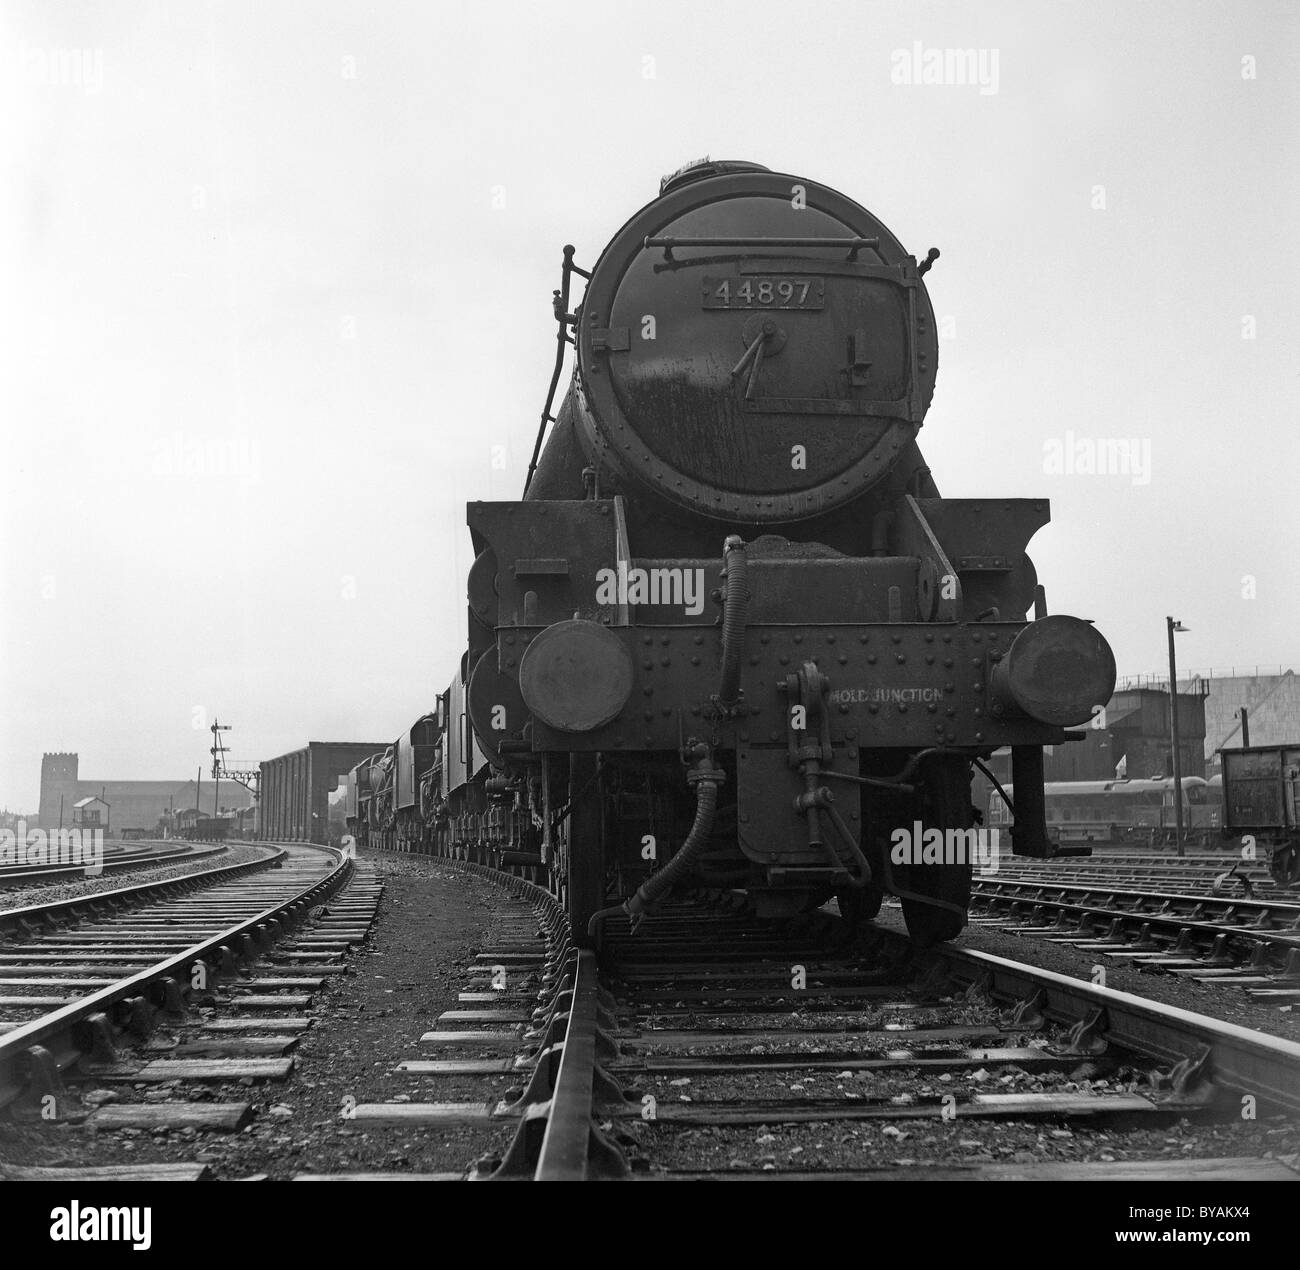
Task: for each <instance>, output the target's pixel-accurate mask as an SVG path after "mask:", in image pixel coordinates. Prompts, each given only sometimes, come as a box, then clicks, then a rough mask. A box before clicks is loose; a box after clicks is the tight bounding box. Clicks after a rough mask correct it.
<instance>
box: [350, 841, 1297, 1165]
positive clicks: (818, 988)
mask: <svg viewBox="0 0 1300 1270" xmlns="http://www.w3.org/2000/svg"><path fill="white" fill-rule="evenodd" d="M445 863H449V862H447V861H440V864H445ZM450 863H452V867H455V868H459V869H461V870H466V871H472V872H478V873H480V874H483V875H485V876H488V877H490V878H493V879H494V880H496V881H498V882H500V883H501V884H502V885H503V886H505V887H506V888H507V889H508V891H509V892H510V900H509V903H510V908H511V914H512V916H511V918H510V922H511V923H512V924H511V925H508V926H507V927H505V928H504V933H503V934H501V935H499V936H498V937H496V938H495V939H494V940H493V942H491V943H490V944H489V945H488V946H486V947H484V948H482V949H480V950H479V952H478V953H477V955H476V957H475V962H474V966H475V969H474V971H473V972H472V974H471V979H470V981H469V983H468V985H467V990H466V991H465V992H464V993H462V994H461V1000H462V1003H463V1006H464V1008H458V1009H455V1010H449V1011H445V1012H443V1013H442V1014H441V1015H440V1016H439V1017H438V1018H437V1019H436V1020H435V1022H434V1027H433V1028H432V1030H430V1031H429V1032H427V1033H425V1034H424V1035H423V1036H422V1037H421V1038H420V1041H421V1046H422V1048H424V1049H425V1051H426V1052H427V1053H429V1054H430V1055H431V1057H429V1058H427V1059H424V1058H422V1059H418V1060H411V1061H409V1062H405V1063H403V1064H402V1068H403V1069H404V1070H405V1071H406V1073H407V1074H408V1075H409V1076H410V1077H411V1079H412V1082H413V1086H412V1087H413V1089H414V1090H415V1091H416V1092H414V1093H412V1094H411V1095H409V1096H407V1095H403V1096H402V1100H401V1101H390V1102H383V1103H367V1104H362V1105H359V1106H357V1107H356V1108H355V1112H354V1115H355V1119H356V1121H357V1122H358V1125H359V1126H370V1127H379V1126H383V1125H397V1124H400V1125H403V1126H406V1127H408V1128H414V1127H417V1126H418V1127H422V1128H434V1129H437V1128H439V1127H441V1128H447V1129H450V1128H452V1127H462V1128H463V1127H465V1126H477V1127H478V1128H479V1129H481V1130H482V1131H484V1133H485V1134H486V1133H487V1131H488V1130H491V1129H495V1130H496V1132H497V1133H498V1135H501V1140H502V1141H504V1135H506V1134H508V1135H509V1144H508V1145H507V1146H503V1147H502V1148H501V1149H500V1150H498V1151H496V1152H495V1153H489V1154H488V1155H486V1156H484V1157H481V1158H480V1159H479V1161H478V1163H477V1164H476V1165H475V1166H474V1168H473V1169H472V1170H471V1176H475V1177H479V1178H487V1177H491V1178H494V1179H495V1178H500V1179H507V1178H532V1179H535V1180H574V1179H582V1178H598V1177H610V1178H612V1177H624V1178H634V1179H680V1180H685V1179H691V1178H701V1177H727V1178H741V1179H743V1178H757V1177H762V1178H770V1177H780V1178H811V1177H828V1178H829V1177H854V1178H890V1179H901V1178H927V1179H928V1178H935V1177H962V1178H988V1179H995V1178H1012V1177H1034V1178H1062V1179H1065V1178H1095V1177H1108V1178H1113V1177H1116V1176H1123V1177H1130V1178H1135V1179H1136V1178H1147V1179H1155V1178H1159V1179H1180V1178H1198V1179H1225V1178H1232V1179H1248V1180H1264V1179H1287V1180H1295V1179H1296V1178H1297V1176H1298V1175H1297V1173H1296V1171H1295V1170H1294V1169H1292V1168H1291V1167H1289V1166H1288V1165H1286V1164H1283V1163H1280V1162H1279V1161H1278V1160H1277V1159H1275V1158H1269V1156H1266V1155H1265V1154H1264V1153H1263V1152H1264V1149H1265V1148H1264V1145H1263V1144H1264V1143H1265V1142H1268V1141H1271V1140H1272V1139H1271V1138H1270V1137H1269V1136H1268V1135H1271V1134H1278V1133H1283V1134H1285V1133H1288V1132H1290V1133H1291V1138H1288V1139H1287V1141H1288V1142H1289V1141H1291V1140H1292V1139H1293V1138H1294V1137H1295V1133H1294V1130H1295V1127H1296V1126H1295V1118H1296V1116H1297V1115H1298V1114H1300V1045H1296V1044H1294V1043H1291V1042H1288V1041H1284V1040H1279V1039H1276V1038H1272V1037H1268V1036H1262V1035H1259V1034H1257V1033H1253V1032H1249V1031H1246V1030H1245V1029H1241V1028H1235V1027H1232V1026H1231V1025H1228V1024H1223V1023H1219V1022H1218V1021H1216V1020H1214V1019H1210V1018H1207V1017H1205V1016H1200V1015H1193V1014H1189V1013H1188V1012H1186V1011H1182V1010H1178V1009H1175V1008H1172V1007H1167V1006H1163V1005H1160V1004H1158V1003H1155V1002H1151V1001H1147V1000H1144V999H1142V998H1139V997H1134V996H1131V995H1129V994H1125V993H1118V992H1111V991H1108V990H1106V989H1104V988H1098V987H1095V986H1093V985H1091V984H1089V983H1086V982H1083V981H1077V980H1073V979H1069V978H1066V977H1065V976H1060V975H1053V974H1051V973H1050V972H1047V971H1043V970H1040V969H1038V968H1036V967H1034V966H1031V965H1026V964H1022V963H1019V962H1014V961H1009V960H1007V959H1004V958H996V957H989V956H988V955H986V954H979V953H972V952H963V951H962V950H960V949H947V948H944V949H940V950H937V951H934V952H931V953H929V954H926V955H925V957H924V959H923V960H922V961H918V960H917V958H916V956H915V955H914V953H913V951H912V948H911V945H910V944H909V943H908V942H907V940H906V939H905V938H903V937H901V936H899V935H896V934H894V933H893V932H890V931H887V930H884V929H879V930H877V931H876V932H875V933H874V935H873V936H872V941H873V942H872V943H871V945H870V947H867V948H865V949H861V948H859V949H854V950H852V951H845V950H840V951H836V949H835V946H834V941H833V940H828V933H831V932H832V930H833V924H831V923H825V924H822V925H820V926H819V925H818V924H817V923H811V924H810V925H808V926H807V927H806V928H805V929H803V930H802V931H793V930H790V929H778V928H775V927H773V926H770V925H766V924H763V923H759V922H757V921H754V920H752V919H750V918H747V917H744V916H742V915H740V914H739V913H738V912H736V911H733V910H730V909H728V908H727V906H726V904H725V903H721V904H719V903H696V904H686V905H680V906H677V907H675V908H673V909H671V910H668V911H666V912H665V913H664V914H662V915H661V916H657V917H655V918H653V919H651V920H650V921H648V922H647V923H646V925H645V926H644V927H643V928H642V930H641V931H640V932H639V933H638V934H637V935H636V936H632V935H631V934H630V932H629V931H628V929H627V926H626V923H622V924H621V925H620V924H619V923H617V922H614V923H611V924H610V929H609V930H608V932H607V936H606V939H605V941H604V945H603V947H602V950H601V953H600V955H599V957H598V956H597V955H596V954H595V953H593V952H590V951H587V950H579V949H576V948H574V947H573V945H572V943H571V940H570V939H569V935H568V931H567V928H566V926H565V923H564V919H563V916H562V914H561V912H560V910H559V907H558V905H557V904H556V902H555V900H554V899H553V898H552V897H551V896H550V895H549V894H548V893H547V892H545V891H543V890H542V889H541V888H539V887H536V886H534V885H532V884H531V883H528V882H525V881H523V880H521V879H519V878H517V877H514V876H512V875H508V874H504V873H498V872H496V871H494V870H491V869H487V868H485V867H484V866H481V865H477V864H468V863H463V862H450ZM503 972H505V973H504V974H503ZM494 976H501V979H500V981H498V982H494ZM507 981H508V982H507ZM520 984H524V985H527V987H526V988H524V989H521V988H518V987H511V986H509V985H520ZM504 1073H508V1074H511V1075H514V1076H517V1078H518V1081H519V1084H518V1086H517V1087H516V1088H515V1089H514V1090H512V1091H511V1092H510V1093H509V1094H507V1095H506V1096H505V1097H496V1096H493V1095H492V1094H491V1093H490V1092H489V1088H490V1086H489V1082H490V1081H491V1080H493V1079H497V1080H499V1079H500V1077H501V1076H502V1074H504ZM475 1081H480V1082H483V1096H481V1097H478V1098H475V1097H473V1096H472V1091H473V1087H474V1082H475ZM447 1087H450V1088H452V1089H454V1091H455V1093H456V1097H455V1098H454V1099H451V1098H438V1097H437V1094H438V1091H439V1090H440V1089H442V1088H447ZM1207 1126H1211V1127H1213V1126H1221V1127H1222V1131H1221V1132H1222V1141H1223V1143H1224V1146H1223V1148H1222V1149H1221V1153H1216V1154H1207V1153H1206V1151H1205V1149H1204V1142H1203V1137H1201V1136H1198V1135H1203V1134H1204V1133H1206V1132H1207V1131H1212V1132H1215V1133H1218V1132H1220V1130H1219V1129H1217V1128H1212V1129H1211V1130H1207ZM1171 1135H1172V1136H1171ZM1242 1135H1245V1137H1244V1138H1243V1136H1242ZM1084 1143H1086V1144H1087V1149H1088V1152H1089V1153H1091V1154H1093V1155H1094V1156H1095V1158H1092V1159H1073V1158H1069V1156H1070V1152H1071V1150H1072V1149H1073V1148H1074V1147H1076V1146H1079V1145H1081V1144H1084ZM1099 1143H1106V1144H1108V1145H1109V1150H1107V1149H1105V1148H1104V1147H1100V1148H1099V1145H1098V1144H1099ZM1044 1144H1047V1147H1048V1148H1050V1149H1051V1150H1054V1151H1058V1152H1059V1154H1060V1157H1061V1158H1056V1159H1044V1158H1043V1151H1044V1149H1045V1148H1044ZM1171 1150H1172V1152H1173V1153H1174V1156H1175V1157H1176V1158H1171ZM1292 1150H1294V1147H1292ZM1116 1153H1119V1154H1116ZM1272 1154H1274V1155H1275V1154H1277V1152H1276V1151H1274V1152H1272ZM1124 1157H1127V1158H1124ZM1117 1162H1118V1167H1117ZM347 1176H348V1177H349V1178H357V1177H366V1178H377V1177H383V1176H388V1175H383V1174H374V1173H369V1174H349V1175H347ZM436 1176H437V1177H438V1178H439V1179H440V1180H452V1179H453V1178H456V1177H460V1176H463V1174H460V1173H445V1174H439V1175H436Z"/></svg>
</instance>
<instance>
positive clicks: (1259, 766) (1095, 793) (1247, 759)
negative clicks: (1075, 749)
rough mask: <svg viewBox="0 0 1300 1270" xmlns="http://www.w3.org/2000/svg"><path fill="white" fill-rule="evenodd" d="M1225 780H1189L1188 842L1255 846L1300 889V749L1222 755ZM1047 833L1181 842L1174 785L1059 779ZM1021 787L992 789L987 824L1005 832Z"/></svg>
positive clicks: (1066, 839)
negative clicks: (1000, 790) (1017, 789)
mask: <svg viewBox="0 0 1300 1270" xmlns="http://www.w3.org/2000/svg"><path fill="white" fill-rule="evenodd" d="M1219 755H1220V757H1221V759H1222V764H1223V770H1222V772H1221V774H1219V775H1217V776H1212V777H1211V778H1210V779H1209V780H1203V779H1202V778H1201V777H1199V776H1184V777H1183V778H1182V789H1183V808H1182V811H1183V842H1184V843H1185V844H1187V845H1191V846H1200V847H1210V848H1218V849H1220V850H1222V849H1223V848H1224V847H1225V845H1226V844H1227V843H1229V842H1232V843H1234V844H1236V845H1239V846H1250V847H1251V848H1252V849H1253V850H1254V852H1255V853H1256V856H1257V858H1259V859H1267V860H1268V862H1269V868H1270V871H1271V872H1272V874H1273V876H1274V878H1275V879H1276V880H1277V881H1278V882H1279V883H1282V884H1283V885H1291V886H1293V885H1296V884H1297V883H1300V745H1296V744H1290V745H1255V746H1248V747H1243V748H1239V749H1222V750H1220V751H1219ZM1045 794H1046V803H1047V827H1048V833H1049V835H1050V836H1051V838H1052V840H1053V842H1055V843H1058V844H1059V845H1060V846H1062V847H1066V846H1068V845H1075V846H1079V845H1082V844H1088V843H1112V844H1114V843H1119V844H1127V845H1130V846H1148V847H1159V846H1166V845H1168V844H1170V843H1172V842H1174V841H1175V835H1176V832H1177V823H1178V821H1177V816H1176V814H1175V811H1174V782H1173V780H1172V779H1170V778H1168V777H1165V778H1162V779H1155V780H1119V779H1116V780H1110V781H1053V782H1049V783H1048V784H1047V785H1046V786H1045ZM1004 795H1005V797H1006V798H1009V799H1011V800H1013V801H1014V799H1015V785H1014V783H1012V784H1010V785H1006V786H1003V792H1002V793H999V791H998V790H990V792H989V805H988V823H989V824H990V825H993V826H1004V825H1007V824H1009V823H1010V821H1011V813H1010V811H1009V810H1008V805H1007V803H1006V802H1004Z"/></svg>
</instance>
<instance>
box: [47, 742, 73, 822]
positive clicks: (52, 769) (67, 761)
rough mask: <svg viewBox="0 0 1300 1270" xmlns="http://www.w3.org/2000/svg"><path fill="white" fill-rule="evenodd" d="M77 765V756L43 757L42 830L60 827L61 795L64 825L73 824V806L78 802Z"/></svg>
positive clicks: (55, 755)
mask: <svg viewBox="0 0 1300 1270" xmlns="http://www.w3.org/2000/svg"><path fill="white" fill-rule="evenodd" d="M77 765H78V760H77V756H76V755H75V754H65V753H59V754H44V755H42V756H41V809H40V812H39V818H40V822H41V828H42V829H57V828H58V825H59V795H60V794H61V795H62V796H63V823H64V826H65V827H66V826H69V825H71V824H72V804H73V803H75V802H76V801H77Z"/></svg>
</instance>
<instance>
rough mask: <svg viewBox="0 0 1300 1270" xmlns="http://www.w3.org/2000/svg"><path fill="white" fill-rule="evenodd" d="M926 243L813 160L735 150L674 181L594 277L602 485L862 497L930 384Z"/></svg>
mask: <svg viewBox="0 0 1300 1270" xmlns="http://www.w3.org/2000/svg"><path fill="white" fill-rule="evenodd" d="M937 254H938V253H937V252H934V253H932V254H931V259H933V257H934V256H935V255H937ZM929 263H930V261H929V260H927V261H926V262H925V264H923V265H919V264H918V263H917V261H916V259H915V258H914V257H913V256H911V255H909V254H908V253H907V252H906V251H905V250H904V249H903V247H902V245H901V244H900V243H899V241H898V239H896V238H895V237H894V236H893V235H892V234H891V233H890V232H889V230H888V229H886V228H885V226H884V225H883V224H882V223H881V222H880V221H879V220H878V219H877V218H876V217H875V216H873V215H872V214H871V213H870V212H868V211H867V210H866V209H865V208H863V207H861V206H859V205H858V204H857V203H854V202H853V201H852V200H850V199H848V198H846V197H845V196H844V195H843V194H840V193H838V192H837V191H835V190H832V189H829V188H827V187H825V186H822V185H818V184H816V183H815V182H813V181H808V180H805V179H803V178H800V177H794V176H786V175H782V174H780V173H776V172H769V171H766V170H764V169H758V168H756V167H755V165H752V164H721V165H714V166H713V167H711V168H709V169H708V171H707V172H706V173H705V174H702V175H700V176H698V177H693V178H692V179H690V180H685V179H677V180H674V181H671V182H669V183H667V185H666V186H665V193H664V194H663V195H662V196H661V197H660V198H658V199H656V200H655V201H654V202H653V203H651V204H649V205H648V206H647V207H645V208H643V209H642V210H641V211H640V212H638V213H637V214H636V215H635V216H634V217H633V218H632V219H631V220H630V221H628V223H627V224H626V225H624V227H623V228H622V229H621V230H620V231H619V233H618V234H617V235H616V236H615V238H614V240H613V241H612V242H611V243H610V245H609V246H608V247H607V248H606V249H605V251H604V253H603V254H602V255H601V257H600V259H599V260H598V261H597V263H596V266H595V269H594V270H593V272H592V274H591V280H590V282H589V283H588V286H587V291H586V295H585V298H584V300H583V304H582V311H581V317H580V320H579V321H578V323H577V326H576V329H575V337H576V342H577V349H578V376H577V381H576V395H575V403H576V422H577V427H578V435H579V438H580V441H581V444H582V446H583V448H584V450H585V452H586V455H587V461H588V462H590V463H591V464H592V465H593V466H594V467H598V468H599V469H600V470H601V472H602V479H603V481H604V482H605V483H606V488H609V487H610V486H609V482H610V480H611V478H612V479H613V481H614V482H615V485H616V487H617V488H618V489H622V490H629V491H630V490H633V489H635V490H637V491H638V492H639V493H640V494H641V495H642V496H645V495H648V496H649V497H650V498H652V499H654V500H655V501H657V502H660V503H663V502H665V501H666V502H667V503H669V504H671V505H672V506H673V508H674V510H675V511H676V512H677V513H680V512H681V511H683V510H684V511H686V512H688V513H689V519H691V520H697V519H699V518H701V517H703V518H709V519H713V520H717V521H724V522H727V523H730V524H741V523H745V524H767V525H773V524H782V523H792V522H798V521H802V520H807V519H810V518H813V517H816V516H820V515H825V514H828V513H830V512H833V511H835V510H837V509H838V508H841V507H844V506H846V505H847V504H849V503H851V502H853V500H855V499H857V498H859V497H860V496H862V495H863V494H864V493H865V492H866V491H868V490H870V489H871V488H873V487H874V486H876V485H877V484H878V483H879V482H881V481H882V480H883V479H884V478H885V477H887V476H888V475H889V473H890V472H891V471H892V470H893V469H894V467H895V466H896V465H897V464H898V463H899V461H900V460H901V459H902V458H903V457H904V456H905V455H906V454H908V453H909V447H910V446H911V444H912V441H913V439H914V438H915V436H916V433H917V430H918V429H919V428H920V427H921V423H922V420H923V419H924V418H925V413H926V410H927V408H928V407H929V404H930V399H931V397H932V395H933V393H934V384H935V373H936V367H937V363H938V356H939V346H938V338H937V334H936V330H935V323H934V313H933V310H932V308H931V306H930V300H929V297H928V296H927V294H926V289H925V285H924V283H923V282H922V275H923V274H924V273H925V271H926V269H927V268H928V267H929Z"/></svg>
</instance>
